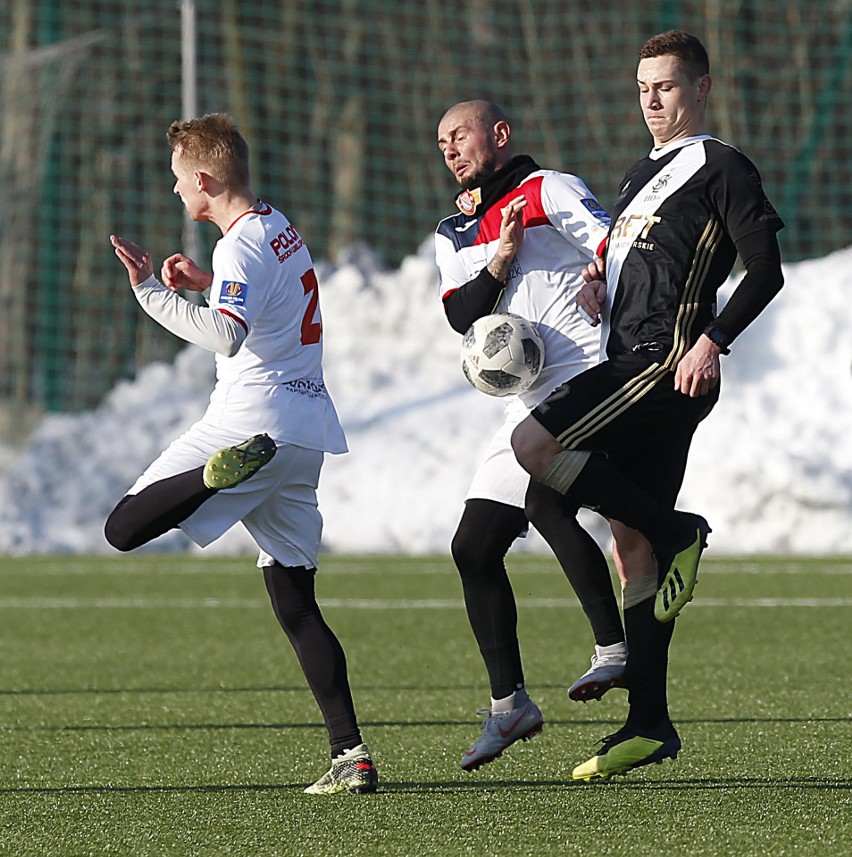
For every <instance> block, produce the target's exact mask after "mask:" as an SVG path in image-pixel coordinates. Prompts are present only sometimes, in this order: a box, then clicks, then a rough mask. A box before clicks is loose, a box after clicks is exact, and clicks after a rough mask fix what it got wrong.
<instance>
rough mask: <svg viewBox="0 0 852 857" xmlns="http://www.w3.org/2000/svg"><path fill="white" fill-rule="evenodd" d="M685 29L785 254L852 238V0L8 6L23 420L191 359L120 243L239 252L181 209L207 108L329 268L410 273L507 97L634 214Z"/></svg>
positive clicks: (2, 88) (5, 220)
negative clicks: (473, 137)
mask: <svg viewBox="0 0 852 857" xmlns="http://www.w3.org/2000/svg"><path fill="white" fill-rule="evenodd" d="M192 22H194V32H193V27H192V26H191V24H192ZM672 27H679V28H683V29H687V30H690V31H691V32H694V33H696V34H697V35H698V36H699V37H700V38H701V39H702V40H703V41H704V43H705V44H706V46H707V48H708V50H709V53H710V56H711V64H712V73H713V77H714V91H713V93H712V96H711V102H710V113H709V119H710V125H711V129H712V131H713V132H714V133H715V134H716V135H717V136H719V137H721V138H722V139H725V140H728V141H729V142H732V143H734V144H735V145H737V146H738V147H740V148H741V149H743V150H744V151H745V152H746V153H747V154H749V155H750V156H752V158H753V159H754V160H755V161H756V163H757V164H758V165H759V166H760V168H761V172H762V173H763V177H764V182H765V185H766V187H767V190H768V193H769V195H770V197H771V199H772V200H773V201H774V202H775V203H776V206H777V207H778V208H779V209H780V211H781V213H782V216H783V217H784V219H785V220H786V222H787V224H788V228H787V229H786V230H785V232H784V233H782V241H783V247H782V249H783V252H784V256H785V259H786V260H788V261H794V260H797V259H802V258H806V257H816V256H822V255H824V254H826V253H828V252H830V251H831V250H833V249H837V248H840V247H843V246H846V245H847V244H849V243H850V241H852V182H850V174H852V98H850V95H851V94H852V89H850V78H852V69H850V54H852V3H850V0H808V2H805V0H754V2H735V0H703V2H697V0H696V2H690V1H689V0H684V2H671V0H668V2H667V1H666V0H659V2H652V0H644V2H643V0H625V2H603V0H602V1H601V2H597V3H590V2H574V0H454V1H453V2H449V0H417V2H408V0H397V2H391V0H337V1H336V2H332V0H281V2H272V0H253V2H238V0H220V2H214V0H195V2H190V0H182V2H181V0H146V2H139V0H112V2H110V0H73V2H64V0H63V2H57V0H5V1H4V2H3V3H1V4H0V70H2V76H0V108H2V109H0V181H2V188H3V197H4V198H3V202H4V204H3V206H2V208H0V218H2V226H0V306H2V312H0V343H2V348H1V349H0V412H2V413H3V414H5V419H4V421H3V425H2V426H0V428H2V430H3V431H4V433H6V434H14V433H15V432H16V431H21V430H23V429H24V428H25V426H26V424H27V421H28V415H29V416H30V417H31V416H32V415H33V414H38V413H41V412H43V411H44V410H74V409H80V408H84V407H89V406H91V405H93V404H95V403H96V402H97V401H98V400H99V399H100V398H101V397H102V395H103V394H104V393H105V392H106V391H107V390H109V389H110V388H111V387H112V386H113V385H114V384H115V382H116V381H117V380H118V379H120V378H123V377H130V376H132V375H133V373H134V372H135V370H136V369H137V368H138V367H139V366H140V365H144V364H145V363H147V362H149V361H151V360H153V359H163V358H166V359H168V358H170V357H171V356H172V355H173V354H174V352H175V350H176V349H177V347H178V345H179V343H177V342H176V341H175V340H174V339H173V338H172V337H170V336H169V335H168V334H165V333H163V332H162V331H160V330H159V329H158V328H157V326H156V325H154V324H153V323H151V322H149V321H148V320H146V319H145V318H144V317H143V316H142V314H141V313H140V312H139V311H138V309H137V307H136V304H135V302H134V300H133V298H132V296H131V294H130V293H129V290H128V288H127V286H126V280H125V278H124V276H123V274H122V270H121V268H120V266H119V264H118V262H117V261H116V260H115V258H114V256H113V255H112V251H111V248H110V246H109V243H108V236H109V234H110V233H111V232H118V233H120V234H124V235H127V236H128V237H131V238H134V239H137V240H139V241H141V242H143V243H144V244H145V245H146V246H147V247H148V248H149V249H150V250H151V251H152V254H153V255H154V257H155V259H160V258H163V257H164V256H166V255H168V254H169V253H171V252H174V251H176V250H179V249H181V248H182V247H186V246H188V245H192V242H193V241H195V242H196V244H197V246H198V248H199V253H200V257H201V258H200V261H202V262H205V261H206V259H207V258H208V256H209V251H210V249H211V247H212V245H213V243H214V241H215V240H216V238H217V237H218V234H217V233H216V231H215V229H214V228H213V227H207V226H204V227H201V228H200V230H198V231H197V232H193V231H192V230H190V229H188V228H187V227H186V226H185V224H184V222H183V212H182V208H181V205H180V203H179V201H178V200H177V199H176V198H175V197H174V196H173V195H172V192H171V191H172V180H171V175H170V172H169V152H168V148H167V146H166V143H165V138H164V134H165V130H166V128H167V127H168V125H169V123H170V122H171V121H172V120H173V119H175V118H179V117H181V116H183V115H185V113H184V111H185V110H187V109H189V108H188V107H187V105H191V106H192V110H193V112H195V113H197V114H198V113H206V112H211V111H219V110H224V111H227V112H229V113H231V114H232V115H233V116H234V117H235V118H236V120H237V121H238V123H239V125H240V127H241V130H242V131H243V133H244V135H245V136H246V138H247V139H248V140H249V143H250V145H251V146H252V158H253V163H252V170H253V174H254V176H253V178H254V181H253V184H254V186H255V190H256V191H258V192H259V193H260V194H262V196H263V198H264V199H266V200H268V201H269V202H271V203H273V204H274V205H276V206H278V207H280V208H282V209H283V210H284V211H286V212H287V213H288V214H289V215H290V216H291V218H292V219H293V220H294V221H295V222H296V224H297V225H298V228H299V231H300V232H301V233H302V234H303V235H305V236H306V238H307V241H308V243H309V245H310V246H311V248H312V251H313V253H314V256H315V257H317V258H319V259H326V260H328V261H331V262H333V261H334V260H335V259H337V258H339V253H340V252H341V250H344V249H345V248H348V247H351V246H353V245H358V244H364V245H367V246H368V247H370V248H371V249H372V250H373V251H374V252H375V253H376V254H377V255H378V257H379V258H380V260H381V261H382V263H383V264H385V265H387V266H389V267H391V266H395V265H397V264H398V263H399V261H400V259H401V258H402V257H403V256H405V255H406V254H408V253H412V252H415V251H416V250H417V248H418V246H419V245H420V244H421V243H422V242H423V240H424V239H426V238H427V237H428V236H429V235H430V234H431V232H432V230H433V229H434V226H435V223H436V222H437V220H438V219H440V218H441V217H442V216H444V215H445V214H447V213H449V212H450V211H451V210H452V203H451V199H452V196H453V193H454V191H455V188H454V185H453V182H452V178H451V176H450V175H449V173H447V171H446V170H445V168H444V167H443V164H442V162H441V159H440V155H439V153H438V150H437V147H436V145H435V127H436V124H437V121H438V119H439V118H440V116H441V114H442V112H443V111H444V109H445V108H446V107H448V106H449V105H450V104H452V103H454V102H456V101H458V100H462V99H467V98H472V97H487V98H491V99H494V100H496V101H498V102H500V103H501V104H502V105H503V106H504V107H505V108H506V110H507V111H508V113H509V115H510V118H511V119H512V124H513V131H514V140H515V144H516V150H518V151H526V152H529V153H530V154H532V155H534V156H535V157H536V158H537V160H538V161H539V162H540V163H541V164H542V165H543V166H547V167H554V168H559V169H566V170H569V171H572V172H576V173H578V174H579V175H581V176H583V177H584V178H585V180H586V181H587V182H588V184H589V185H590V186H591V187H592V189H593V190H594V191H595V193H596V194H597V196H598V197H599V199H600V200H601V202H602V203H603V204H604V205H605V206H606V205H607V204H608V203H609V202H611V200H612V199H613V197H614V195H615V189H616V186H617V184H618V181H619V179H620V177H621V175H622V174H623V171H624V169H625V168H626V167H627V165H628V164H629V163H631V162H632V161H633V160H634V159H635V158H637V157H638V156H640V155H641V154H643V153H644V152H645V151H646V150H647V149H648V146H649V137H648V135H647V132H646V131H645V128H644V124H643V122H642V120H641V115H640V113H639V110H638V107H637V101H636V85H635V65H636V54H637V51H638V48H639V46H640V45H641V44H642V42H643V41H644V40H645V39H646V38H647V37H648V36H650V35H652V34H654V33H656V32H659V31H661V30H664V29H669V28H672ZM193 236H195V237H193Z"/></svg>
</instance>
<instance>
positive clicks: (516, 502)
mask: <svg viewBox="0 0 852 857" xmlns="http://www.w3.org/2000/svg"><path fill="white" fill-rule="evenodd" d="M528 414H529V411H528V410H527V409H526V408H524V407H514V408H508V409H507V411H506V419H505V420H504V422H503V425H501V426H500V428H499V429H497V432H496V433H495V435H494V437H492V438H491V443H489V444H488V448H487V449H486V450H485V457H484V458H483V459H482V461H481V462H480V464H479V467H477V468H476V473H474V474H473V481H472V482H471V485H470V488H469V489H468V492H467V494H466V495H465V498H464V499H465V500H466V501H467V500H495V501H496V502H498V503H505V504H506V505H507V506H517V507H518V508H520V509H523V508H524V500H525V499H526V496H527V486H528V485H529V484H530V476H529V473H527V472H526V470H524V469H523V467H521V465H520V464H518V460H517V459H516V458H515V453H514V452H513V451H512V432H513V431H514V429H515V426H517V425H518V423H520V422H521V421H522V420H523V419H525V418H526V417H527V415H528Z"/></svg>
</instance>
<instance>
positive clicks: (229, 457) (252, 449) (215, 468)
mask: <svg viewBox="0 0 852 857" xmlns="http://www.w3.org/2000/svg"><path fill="white" fill-rule="evenodd" d="M274 455H275V441H273V440H272V438H271V437H270V436H269V435H268V434H256V435H255V436H254V437H250V438H249V439H248V440H247V441H245V442H244V443H240V444H237V445H236V446H229V447H226V448H225V449H220V450H219V451H218V452H214V453H213V455H211V456H210V458H209V460H208V461H207V464H205V465H204V476H203V478H204V484H205V485H206V486H207V487H208V488H215V489H217V490H222V489H223V488H233V487H234V486H235V485H239V484H240V483H241V482H245V481H246V479H248V478H249V477H250V476H252V475H254V474H255V473H257V471H258V470H260V468H261V467H263V466H264V465H265V464H268V463H269V462H270V461H271V460H272V457H273V456H274Z"/></svg>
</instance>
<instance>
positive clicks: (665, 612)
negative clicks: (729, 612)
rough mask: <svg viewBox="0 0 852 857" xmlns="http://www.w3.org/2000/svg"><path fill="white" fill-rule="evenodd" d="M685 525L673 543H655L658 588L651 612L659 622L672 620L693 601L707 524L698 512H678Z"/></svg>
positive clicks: (705, 543) (705, 540) (704, 545)
mask: <svg viewBox="0 0 852 857" xmlns="http://www.w3.org/2000/svg"><path fill="white" fill-rule="evenodd" d="M677 515H678V517H679V518H680V519H681V520H682V521H683V523H684V525H685V527H687V528H688V535H686V536H685V537H684V538H683V539H682V540H681V541H679V542H676V543H675V544H672V545H655V546H654V556H655V557H656V559H657V570H658V574H659V588H658V589H657V597H656V600H655V601H654V616H655V617H656V618H657V621H658V622H671V621H672V619H674V618H675V616H677V615H678V613H680V611H681V610H682V609H683V607H684V606H685V605H686V604H688V603H689V602H690V601H692V592H693V590H694V589H695V583H696V580H697V579H698V561H699V560H700V559H701V552H702V551H703V550H704V548H706V547H707V534H708V533H710V532H712V531H711V529H710V525H709V524H708V523H707V521H705V520H704V518H702V517H701V516H700V515H693V514H691V513H690V512H678V513H677Z"/></svg>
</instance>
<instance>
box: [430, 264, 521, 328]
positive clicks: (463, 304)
mask: <svg viewBox="0 0 852 857" xmlns="http://www.w3.org/2000/svg"><path fill="white" fill-rule="evenodd" d="M505 288H506V284H505V283H501V282H500V281H499V280H498V279H496V278H495V277H494V276H492V274H491V272H490V271H489V270H488V268H487V267H485V268H483V269H482V270H481V271H480V272H479V273H478V274H477V275H476V276H475V277H474V278H473V279H472V280H471V281H470V282H467V283H465V284H464V285H463V286H462V287H461V288H458V289H456V290H455V291H454V292H450V294H448V295H447V296H446V297H445V298H444V312H445V313H446V314H447V320H448V321H449V322H450V327H452V329H453V330H455V331H456V332H457V333H466V332H467V329H468V328H469V327H470V326H471V325H472V324H473V323H474V322H475V321H476V320H477V319H478V318H482V316H484V315H490V314H491V313H492V312H494V309H495V308H496V306H497V303H498V301H499V300H500V296H501V295H502V294H503V289H505Z"/></svg>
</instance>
